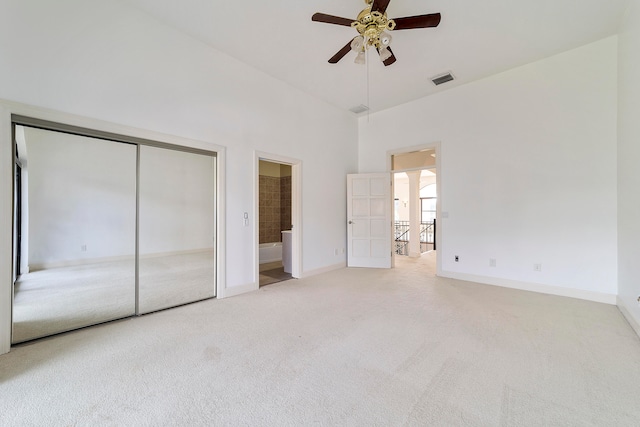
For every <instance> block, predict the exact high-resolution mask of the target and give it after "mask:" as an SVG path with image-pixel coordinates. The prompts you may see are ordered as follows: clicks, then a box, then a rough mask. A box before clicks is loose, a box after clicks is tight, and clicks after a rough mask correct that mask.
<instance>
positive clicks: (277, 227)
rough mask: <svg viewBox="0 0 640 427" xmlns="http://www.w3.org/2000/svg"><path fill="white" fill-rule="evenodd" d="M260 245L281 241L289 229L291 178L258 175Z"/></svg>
mask: <svg viewBox="0 0 640 427" xmlns="http://www.w3.org/2000/svg"><path fill="white" fill-rule="evenodd" d="M259 182H260V195H259V197H260V199H259V206H258V207H259V209H260V224H259V227H260V243H271V242H280V241H282V234H281V231H283V230H290V229H291V177H290V176H284V177H281V178H277V177H272V176H265V175H260V181H259Z"/></svg>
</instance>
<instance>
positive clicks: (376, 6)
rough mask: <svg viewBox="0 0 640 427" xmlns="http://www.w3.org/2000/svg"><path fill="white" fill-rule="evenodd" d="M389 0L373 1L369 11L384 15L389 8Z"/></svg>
mask: <svg viewBox="0 0 640 427" xmlns="http://www.w3.org/2000/svg"><path fill="white" fill-rule="evenodd" d="M390 1H391V0H373V4H372V5H371V11H372V12H375V11H378V12H380V13H385V12H386V11H387V6H389V2H390Z"/></svg>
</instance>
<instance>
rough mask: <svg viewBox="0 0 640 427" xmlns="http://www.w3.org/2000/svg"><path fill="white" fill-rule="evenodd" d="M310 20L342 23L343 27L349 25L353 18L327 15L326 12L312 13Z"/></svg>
mask: <svg viewBox="0 0 640 427" xmlns="http://www.w3.org/2000/svg"><path fill="white" fill-rule="evenodd" d="M311 20H312V21H316V22H325V23H327V24H336V25H344V26H345V27H350V26H351V23H352V22H353V19H347V18H341V17H339V16H333V15H327V14H326V13H314V14H313V16H312V17H311Z"/></svg>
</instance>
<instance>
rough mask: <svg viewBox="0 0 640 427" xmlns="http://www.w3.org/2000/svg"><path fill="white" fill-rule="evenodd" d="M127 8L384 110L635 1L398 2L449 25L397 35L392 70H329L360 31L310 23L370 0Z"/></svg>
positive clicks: (612, 21) (585, 33) (585, 36)
mask: <svg viewBox="0 0 640 427" xmlns="http://www.w3.org/2000/svg"><path fill="white" fill-rule="evenodd" d="M124 2H125V3H128V4H130V5H132V6H134V7H136V8H138V9H140V10H142V11H144V12H146V13H148V14H149V15H152V16H153V17H155V18H157V19H158V20H159V21H162V22H164V23H165V24H168V25H170V26H172V27H174V28H176V29H178V30H180V31H182V32H184V33H187V34H189V35H191V36H193V37H195V38H197V39H199V40H200V41H203V42H205V43H207V44H209V45H210V46H212V47H214V48H216V49H218V50H219V51H222V52H225V53H226V54H228V55H230V56H232V57H235V58H237V59H238V60H240V61H242V62H244V63H246V64H249V65H251V66H253V67H255V68H257V69H259V70H262V71H263V72H265V73H266V74H269V75H271V76H273V77H275V78H276V79H279V80H281V81H284V82H286V83H288V84H289V85H291V86H293V87H295V88H297V89H299V90H301V91H304V92H306V93H308V94H310V95H313V96H315V97H317V98H320V99H323V100H325V101H327V102H329V103H331V104H333V105H335V106H337V107H339V108H343V109H345V110H347V109H350V108H352V107H354V106H357V105H360V104H365V105H367V104H368V105H369V106H370V108H371V110H372V111H379V110H383V109H386V108H390V107H393V106H396V105H399V104H402V103H405V102H408V101H411V100H414V99H417V98H421V97H423V96H427V95H430V94H433V93H435V92H438V91H441V90H446V89H449V88H451V87H455V86H456V85H459V84H464V83H468V82H470V81H473V80H477V79H479V78H482V77H485V76H488V75H491V74H495V73H497V72H501V71H504V70H507V69H510V68H513V67H516V66H519V65H523V64H526V63H529V62H533V61H535V60H538V59H541V58H544V57H547V56H550V55H553V54H556V53H560V52H563V51H566V50H569V49H572V48H575V47H578V46H581V45H584V44H587V43H590V42H593V41H596V40H599V39H601V38H604V37H607V36H610V35H613V34H616V33H617V29H618V26H619V25H620V23H621V19H622V16H623V13H624V10H625V7H626V5H627V3H628V0H535V1H533V0H484V1H477V0H466V1H463V0H460V1H452V0H391V3H390V4H389V7H388V9H387V15H388V16H389V18H397V17H402V16H411V15H420V14H427V13H435V12H440V13H441V14H442V22H441V23H440V25H439V26H438V27H437V28H427V29H414V30H403V31H395V32H393V33H392V35H393V42H392V48H393V52H394V54H395V56H396V58H397V62H396V63H395V64H393V65H390V66H388V67H384V66H383V65H382V64H381V63H380V61H379V59H378V58H377V57H375V56H374V54H372V55H371V59H372V60H371V61H370V62H369V64H368V66H362V65H356V64H354V63H353V59H354V57H355V54H354V53H352V52H350V53H349V54H347V56H346V57H345V58H343V59H342V60H341V61H340V62H339V63H338V64H335V65H332V64H329V63H328V62H327V60H328V59H329V58H330V57H331V56H333V54H334V53H336V52H337V51H338V50H339V49H340V48H342V46H344V45H345V44H346V43H347V42H348V41H349V40H350V39H351V38H353V37H354V36H355V35H356V34H357V33H356V31H355V30H354V29H352V28H349V27H343V26H338V25H330V24H324V23H318V22H312V21H311V16H312V15H313V13H314V12H323V13H326V14H330V15H337V16H341V17H345V18H349V19H355V17H356V16H357V14H358V13H359V12H360V10H362V9H363V8H364V7H365V6H366V5H365V3H364V1H363V0H271V1H265V0H260V1H257V0H245V1H237V0H225V1H221V0H181V1H179V2H178V1H175V0H124ZM447 71H450V72H452V73H453V75H454V76H455V77H456V80H455V81H454V82H450V83H446V84H444V85H442V86H439V87H438V88H436V87H435V86H434V85H433V84H432V83H431V81H430V78H431V77H433V76H435V75H438V74H442V73H444V72H447ZM367 73H368V76H367ZM367 79H368V81H369V90H367Z"/></svg>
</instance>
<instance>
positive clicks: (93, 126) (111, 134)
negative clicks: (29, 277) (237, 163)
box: [0, 100, 226, 354]
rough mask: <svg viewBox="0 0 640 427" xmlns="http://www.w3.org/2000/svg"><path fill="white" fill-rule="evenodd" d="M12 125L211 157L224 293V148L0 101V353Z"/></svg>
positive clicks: (8, 310)
mask: <svg viewBox="0 0 640 427" xmlns="http://www.w3.org/2000/svg"><path fill="white" fill-rule="evenodd" d="M14 123H18V124H24V125H28V126H35V127H43V128H48V129H51V130H59V131H63V132H67V133H75V134H78V135H84V136H89V137H97V138H102V139H108V140H112V141H119V142H127V143H135V144H138V145H140V144H143V145H152V146H156V147H162V148H169V149H176V150H181V151H189V152H196V153H201V154H207V155H212V156H215V157H216V160H215V201H214V203H215V209H214V212H215V227H214V229H215V237H216V242H215V279H216V295H217V297H218V298H224V297H225V288H226V269H225V266H226V260H225V248H226V233H225V223H226V218H225V211H226V209H225V207H226V203H225V191H224V189H225V174H226V173H225V158H226V149H225V147H224V146H221V145H218V144H214V143H213V142H205V141H198V140H192V139H187V138H182V137H177V136H173V135H166V134H163V133H159V132H155V131H150V130H143V129H138V128H133V127H129V126H124V125H119V124H115V123H109V122H105V121H101V120H95V119H90V118H86V117H82V116H78V115H73V114H67V113H61V112H56V111H52V110H47V109H43V108H39V107H32V106H29V105H25V104H20V103H14V102H9V101H2V100H0V198H1V199H0V200H2V202H1V203H0V272H2V273H1V275H0V354H4V353H8V352H9V350H10V349H11V329H12V323H13V319H12V312H13V310H12V303H13V292H12V289H13V277H12V276H13V255H12V254H13V209H14V207H13V183H14V156H13V146H14V138H13V127H14Z"/></svg>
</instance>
